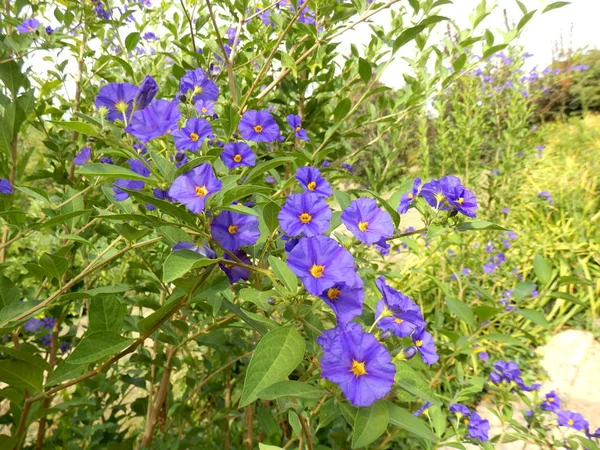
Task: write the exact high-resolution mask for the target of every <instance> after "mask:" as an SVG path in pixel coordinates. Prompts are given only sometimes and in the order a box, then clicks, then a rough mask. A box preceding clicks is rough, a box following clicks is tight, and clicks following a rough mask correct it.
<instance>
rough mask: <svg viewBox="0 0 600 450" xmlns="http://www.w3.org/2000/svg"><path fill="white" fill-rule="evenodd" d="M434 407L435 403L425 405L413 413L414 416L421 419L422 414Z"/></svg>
mask: <svg viewBox="0 0 600 450" xmlns="http://www.w3.org/2000/svg"><path fill="white" fill-rule="evenodd" d="M432 405H433V403H431V402H425V403H423V405H422V406H421V407H420V408H419V409H417V410H416V411H415V412H414V413H413V416H415V417H419V416H420V415H421V414H423V413H424V412H425V411H427V410H428V409H429V408H431V406H432Z"/></svg>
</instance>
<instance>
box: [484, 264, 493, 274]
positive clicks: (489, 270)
mask: <svg viewBox="0 0 600 450" xmlns="http://www.w3.org/2000/svg"><path fill="white" fill-rule="evenodd" d="M495 271H496V265H495V264H494V263H487V264H484V265H483V272H484V273H488V274H489V273H494V272H495Z"/></svg>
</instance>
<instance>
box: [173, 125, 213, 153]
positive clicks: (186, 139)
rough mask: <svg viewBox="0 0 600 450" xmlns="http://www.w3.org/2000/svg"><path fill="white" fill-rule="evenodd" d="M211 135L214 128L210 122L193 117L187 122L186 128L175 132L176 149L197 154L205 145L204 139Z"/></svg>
mask: <svg viewBox="0 0 600 450" xmlns="http://www.w3.org/2000/svg"><path fill="white" fill-rule="evenodd" d="M211 134H212V127H211V126H210V123H209V122H208V120H206V119H202V118H197V117H192V118H191V119H188V120H187V122H186V123H185V127H183V128H181V129H180V130H177V131H174V132H173V139H174V141H175V148H176V149H177V150H190V151H192V152H196V151H198V149H199V148H200V147H201V146H202V144H203V143H204V139H205V138H207V137H208V136H210V135H211Z"/></svg>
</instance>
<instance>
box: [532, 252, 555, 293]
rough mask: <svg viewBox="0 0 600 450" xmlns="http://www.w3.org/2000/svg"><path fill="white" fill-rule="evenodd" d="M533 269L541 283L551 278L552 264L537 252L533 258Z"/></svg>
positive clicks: (545, 282)
mask: <svg viewBox="0 0 600 450" xmlns="http://www.w3.org/2000/svg"><path fill="white" fill-rule="evenodd" d="M533 271H534V272H535V276H536V277H537V279H538V280H539V281H540V283H541V284H543V285H544V284H547V283H548V282H549V281H550V279H551V278H552V266H551V265H550V263H549V262H548V261H547V260H546V259H545V258H544V257H543V256H542V255H540V254H539V253H538V254H537V255H535V258H533Z"/></svg>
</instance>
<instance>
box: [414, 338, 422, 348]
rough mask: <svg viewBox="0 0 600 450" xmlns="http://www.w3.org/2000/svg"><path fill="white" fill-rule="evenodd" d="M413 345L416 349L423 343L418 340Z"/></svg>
mask: <svg viewBox="0 0 600 450" xmlns="http://www.w3.org/2000/svg"><path fill="white" fill-rule="evenodd" d="M415 345H416V346H417V347H420V346H422V345H423V341H422V340H421V339H419V340H418V341H416V342H415Z"/></svg>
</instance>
